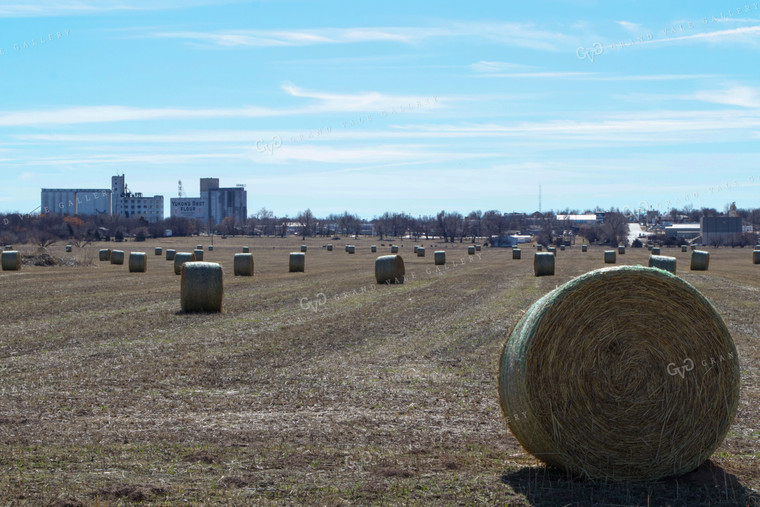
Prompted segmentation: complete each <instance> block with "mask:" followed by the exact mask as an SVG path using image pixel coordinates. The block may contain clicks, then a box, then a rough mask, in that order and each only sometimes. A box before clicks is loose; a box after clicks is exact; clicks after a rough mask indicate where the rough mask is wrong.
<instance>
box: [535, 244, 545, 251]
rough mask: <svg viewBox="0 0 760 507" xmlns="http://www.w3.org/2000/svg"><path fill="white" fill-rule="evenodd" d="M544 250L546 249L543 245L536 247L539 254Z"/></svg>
mask: <svg viewBox="0 0 760 507" xmlns="http://www.w3.org/2000/svg"><path fill="white" fill-rule="evenodd" d="M543 249H544V247H543V245H536V250H538V251H539V252H540V251H541V250H543Z"/></svg>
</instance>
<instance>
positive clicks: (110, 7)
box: [0, 0, 240, 18]
mask: <svg viewBox="0 0 760 507" xmlns="http://www.w3.org/2000/svg"><path fill="white" fill-rule="evenodd" d="M236 1H240V0H123V1H120V0H15V1H14V2H3V3H2V4H0V18H26V17H50V16H75V15H87V14H103V13H107V12H118V11H148V10H164V9H184V8H188V7H197V6H201V5H218V4H220V3H234V2H236Z"/></svg>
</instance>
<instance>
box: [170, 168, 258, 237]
mask: <svg viewBox="0 0 760 507" xmlns="http://www.w3.org/2000/svg"><path fill="white" fill-rule="evenodd" d="M200 194H201V195H200V196H199V197H173V198H172V199H171V201H170V202H171V216H172V217H179V218H194V219H200V220H204V221H207V222H210V223H213V224H214V225H219V224H220V223H222V221H223V220H224V219H225V218H227V217H232V218H233V219H234V221H235V224H238V225H239V224H242V223H244V222H245V221H246V219H247V218H248V192H247V191H246V190H245V186H244V185H238V186H235V187H227V188H223V187H220V186H219V178H201V180H200Z"/></svg>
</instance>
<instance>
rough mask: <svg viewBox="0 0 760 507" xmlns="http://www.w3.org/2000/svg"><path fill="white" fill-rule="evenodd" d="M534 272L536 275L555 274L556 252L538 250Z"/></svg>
mask: <svg viewBox="0 0 760 507" xmlns="http://www.w3.org/2000/svg"><path fill="white" fill-rule="evenodd" d="M533 273H534V274H535V275H536V276H554V254H553V253H552V252H536V255H535V257H533Z"/></svg>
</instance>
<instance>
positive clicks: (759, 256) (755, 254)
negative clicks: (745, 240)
mask: <svg viewBox="0 0 760 507" xmlns="http://www.w3.org/2000/svg"><path fill="white" fill-rule="evenodd" d="M752 264H760V249H759V250H753V251H752Z"/></svg>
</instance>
